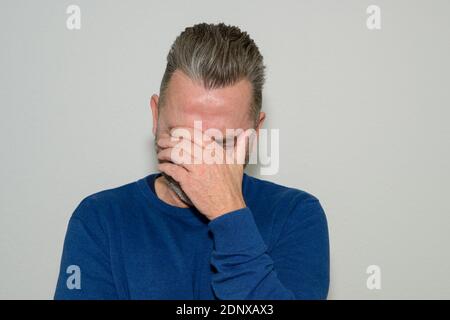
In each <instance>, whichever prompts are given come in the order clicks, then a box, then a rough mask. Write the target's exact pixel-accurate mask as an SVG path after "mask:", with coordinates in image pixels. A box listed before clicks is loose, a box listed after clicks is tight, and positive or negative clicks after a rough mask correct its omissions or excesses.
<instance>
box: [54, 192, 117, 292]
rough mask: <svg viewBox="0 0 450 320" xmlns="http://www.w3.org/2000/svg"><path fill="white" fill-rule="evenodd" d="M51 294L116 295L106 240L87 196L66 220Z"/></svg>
mask: <svg viewBox="0 0 450 320" xmlns="http://www.w3.org/2000/svg"><path fill="white" fill-rule="evenodd" d="M54 298H55V299H56V300H89V299H95V300H99V299H117V295H116V290H115V286H114V282H113V277H112V272H111V267H110V258H109V250H108V240H107V237H106V234H105V232H104V230H103V229H102V226H101V224H100V221H99V217H98V214H97V212H96V211H95V209H94V208H93V206H91V205H90V204H89V200H84V201H82V202H81V204H80V205H79V206H78V207H77V209H76V210H75V212H74V214H73V215H72V217H71V219H70V221H69V226H68V228H67V232H66V237H65V241H64V248H63V254H62V258H61V266H60V272H59V277H58V282H57V286H56V291H55V296H54Z"/></svg>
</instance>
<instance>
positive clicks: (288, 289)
mask: <svg viewBox="0 0 450 320" xmlns="http://www.w3.org/2000/svg"><path fill="white" fill-rule="evenodd" d="M157 176H158V174H152V175H150V176H148V177H146V178H143V179H141V180H138V181H136V182H134V183H131V184H127V185H125V186H121V187H119V188H116V189H111V190H106V191H103V192H99V193H97V194H94V195H91V196H89V197H87V198H86V199H84V200H83V201H82V202H81V203H80V205H79V206H78V207H77V209H76V210H75V212H74V213H73V215H72V217H71V219H70V222H69V226H68V229H67V234H66V238H65V242H64V250H63V255H62V259H61V260H62V261H61V268H60V273H59V279H58V284H57V288H56V292H55V299H325V298H326V297H327V293H328V285H329V244H328V230H327V222H326V218H325V214H324V211H323V210H322V207H321V205H320V203H319V201H318V200H317V199H316V198H315V197H314V196H312V195H310V194H308V193H306V192H304V191H300V190H296V189H292V188H287V187H283V186H280V185H277V184H274V183H271V182H268V181H263V180H259V179H256V178H253V177H250V176H248V175H244V179H243V185H242V188H243V195H244V199H245V202H246V205H247V207H246V208H244V209H240V210H237V211H233V212H229V213H227V214H224V215H222V216H220V217H218V218H216V219H214V220H212V221H209V220H207V219H206V218H205V217H203V216H202V215H201V214H200V213H199V212H198V211H197V210H196V209H195V208H178V207H174V206H171V205H169V204H167V203H165V202H163V201H162V200H160V199H159V198H158V197H157V196H156V194H155V192H154V189H153V190H152V186H153V184H154V180H155V179H156V177H157Z"/></svg>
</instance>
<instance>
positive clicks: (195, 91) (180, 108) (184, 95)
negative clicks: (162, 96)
mask: <svg viewBox="0 0 450 320" xmlns="http://www.w3.org/2000/svg"><path fill="white" fill-rule="evenodd" d="M251 100H252V87H251V83H250V82H249V81H248V80H247V79H242V80H240V81H238V82H237V83H235V84H233V85H231V86H227V87H224V88H216V89H206V88H205V87H204V86H203V85H202V84H201V83H199V82H195V81H194V80H192V79H190V78H189V77H188V76H187V75H185V74H184V73H183V72H181V71H176V72H175V73H174V74H173V75H172V78H171V80H170V83H169V86H168V89H167V92H166V105H165V106H164V108H162V112H161V117H163V118H164V121H166V123H167V125H168V126H171V127H179V126H188V127H192V126H193V124H194V121H202V126H203V129H204V130H205V129H208V128H217V129H219V130H224V129H226V128H247V127H248V126H249V123H250V122H251V120H250V119H251V117H250V104H251Z"/></svg>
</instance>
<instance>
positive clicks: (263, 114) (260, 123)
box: [256, 112, 266, 135]
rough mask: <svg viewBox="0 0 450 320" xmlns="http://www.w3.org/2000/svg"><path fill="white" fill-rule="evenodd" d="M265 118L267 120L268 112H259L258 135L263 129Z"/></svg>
mask: <svg viewBox="0 0 450 320" xmlns="http://www.w3.org/2000/svg"><path fill="white" fill-rule="evenodd" d="M264 120H266V113H265V112H260V113H259V119H258V124H257V125H256V134H257V135H259V129H261V127H262V126H263V124H264Z"/></svg>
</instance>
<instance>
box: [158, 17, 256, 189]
mask: <svg viewBox="0 0 450 320" xmlns="http://www.w3.org/2000/svg"><path fill="white" fill-rule="evenodd" d="M264 80H265V66H264V64H263V57H262V55H261V54H260V52H259V49H258V47H257V46H256V44H255V43H254V41H253V40H252V39H251V38H250V37H249V35H248V34H247V33H246V32H242V31H241V30H240V29H239V28H238V27H234V26H227V25H225V24H223V23H220V24H206V23H201V24H197V25H194V26H192V27H188V28H186V29H185V30H184V31H183V32H182V33H181V34H180V35H179V36H178V37H177V38H176V40H175V42H174V43H173V45H172V47H171V49H170V51H169V54H168V56H167V66H166V70H165V73H164V76H163V79H162V82H161V87H160V96H159V97H158V96H157V95H153V96H152V99H151V107H152V113H153V133H154V134H155V136H156V138H158V136H159V135H160V134H161V133H169V132H170V130H171V129H173V128H176V127H194V121H202V127H203V130H207V129H209V128H215V129H218V130H220V131H222V132H223V135H224V137H225V136H226V132H225V131H226V129H244V130H247V129H249V128H253V129H256V130H258V129H259V128H260V126H261V124H262V122H263V121H264V117H265V115H264V113H263V112H261V106H262V90H263V85H264ZM177 193H178V192H177Z"/></svg>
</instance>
